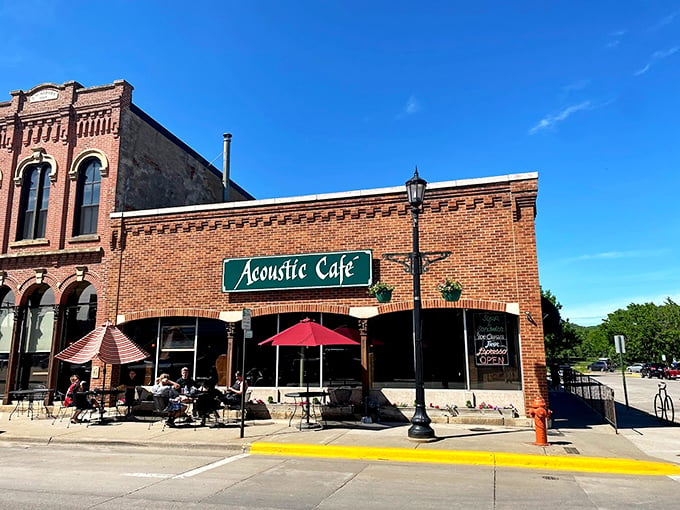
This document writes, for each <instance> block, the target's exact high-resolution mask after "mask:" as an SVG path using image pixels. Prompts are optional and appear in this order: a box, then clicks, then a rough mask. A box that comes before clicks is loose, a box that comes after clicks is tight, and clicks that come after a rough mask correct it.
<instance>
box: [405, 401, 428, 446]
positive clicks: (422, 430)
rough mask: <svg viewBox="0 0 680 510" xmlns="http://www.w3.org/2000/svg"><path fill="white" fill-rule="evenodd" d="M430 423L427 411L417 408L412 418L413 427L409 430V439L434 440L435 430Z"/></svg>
mask: <svg viewBox="0 0 680 510" xmlns="http://www.w3.org/2000/svg"><path fill="white" fill-rule="evenodd" d="M430 422H431V420H430V417H429V416H428V415H427V413H426V412H425V409H424V408H423V407H420V406H417V407H416V411H415V413H414V414H413V418H411V427H410V428H409V429H408V437H409V439H425V440H427V439H434V430H433V429H432V427H430Z"/></svg>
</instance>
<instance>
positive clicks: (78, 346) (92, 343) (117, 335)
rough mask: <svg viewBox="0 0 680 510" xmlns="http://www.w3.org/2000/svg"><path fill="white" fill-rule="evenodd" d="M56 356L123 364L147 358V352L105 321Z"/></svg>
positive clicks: (66, 358)
mask: <svg viewBox="0 0 680 510" xmlns="http://www.w3.org/2000/svg"><path fill="white" fill-rule="evenodd" d="M56 357H57V358H58V359H60V360H62V361H68V362H69V363H76V364H80V363H85V362H87V361H91V360H93V359H95V358H99V359H100V360H102V361H103V362H104V363H109V364H111V365H124V364H126V363H134V362H135V361H140V360H143V359H145V358H148V357H149V354H148V353H147V352H146V351H145V350H144V349H142V348H141V347H139V346H138V345H137V344H136V343H134V342H133V341H132V340H130V338H128V337H127V335H125V333H123V332H122V331H121V330H120V329H118V328H117V327H116V326H114V325H113V324H111V322H109V321H106V324H104V325H102V326H99V327H98V328H95V329H93V330H92V331H90V332H89V333H88V334H87V335H85V336H84V337H83V338H81V339H80V340H78V341H77V342H76V343H74V344H72V345H70V346H68V347H67V348H66V349H64V350H63V351H61V352H60V353H59V354H57V355H56Z"/></svg>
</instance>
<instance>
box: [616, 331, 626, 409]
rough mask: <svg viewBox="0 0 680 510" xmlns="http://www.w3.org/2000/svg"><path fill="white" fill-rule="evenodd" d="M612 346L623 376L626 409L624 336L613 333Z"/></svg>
mask: <svg viewBox="0 0 680 510" xmlns="http://www.w3.org/2000/svg"><path fill="white" fill-rule="evenodd" d="M614 347H615V348H616V352H617V353H618V354H619V363H620V364H621V377H622V378H623V395H624V397H625V399H626V409H628V388H626V367H624V366H623V354H624V353H625V352H626V337H625V336H623V335H614Z"/></svg>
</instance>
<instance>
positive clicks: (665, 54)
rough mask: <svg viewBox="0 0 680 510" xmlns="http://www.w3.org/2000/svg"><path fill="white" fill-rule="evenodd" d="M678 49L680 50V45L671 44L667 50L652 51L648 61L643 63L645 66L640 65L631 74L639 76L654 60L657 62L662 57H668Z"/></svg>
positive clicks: (647, 69)
mask: <svg viewBox="0 0 680 510" xmlns="http://www.w3.org/2000/svg"><path fill="white" fill-rule="evenodd" d="M678 51H680V46H673V47H672V48H669V49H667V50H659V51H655V52H654V53H652V56H651V57H650V60H649V62H647V64H645V66H644V67H642V68H641V69H638V70H637V71H635V73H633V75H634V76H640V75H641V74H645V73H646V72H647V71H649V69H650V68H651V67H652V65H654V64H655V63H656V62H658V61H659V60H663V59H664V58H668V57H670V56H672V55H675V54H676V53H677V52H678Z"/></svg>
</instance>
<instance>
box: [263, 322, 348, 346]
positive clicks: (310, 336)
mask: <svg viewBox="0 0 680 510" xmlns="http://www.w3.org/2000/svg"><path fill="white" fill-rule="evenodd" d="M269 342H271V343H272V345H298V346H305V347H315V346H318V345H358V344H359V342H355V341H354V340H352V339H351V338H348V337H346V336H345V335H342V334H340V333H337V332H335V331H333V330H332V329H328V328H326V327H324V326H322V325H321V324H317V323H316V322H312V321H311V320H310V319H304V320H302V321H300V322H298V323H297V324H295V325H294V326H291V327H290V328H288V329H285V330H283V331H281V333H278V334H276V335H274V336H273V337H271V338H269V339H267V340H265V341H264V342H260V343H259V344H258V345H263V344H266V343H269Z"/></svg>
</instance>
